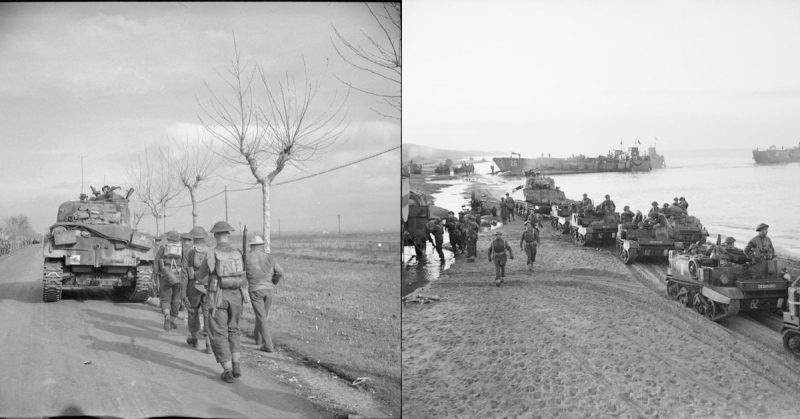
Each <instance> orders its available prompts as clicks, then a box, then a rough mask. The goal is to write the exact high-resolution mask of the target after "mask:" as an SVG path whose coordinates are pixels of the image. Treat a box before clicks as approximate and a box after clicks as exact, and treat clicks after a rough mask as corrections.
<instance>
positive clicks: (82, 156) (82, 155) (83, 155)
mask: <svg viewBox="0 0 800 419" xmlns="http://www.w3.org/2000/svg"><path fill="white" fill-rule="evenodd" d="M84 157H86V155H85V154H81V195H83V158H84Z"/></svg>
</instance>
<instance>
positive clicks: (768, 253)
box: [744, 223, 775, 262]
mask: <svg viewBox="0 0 800 419" xmlns="http://www.w3.org/2000/svg"><path fill="white" fill-rule="evenodd" d="M756 231H757V232H758V235H757V236H755V237H753V238H752V239H750V242H749V243H747V246H746V247H745V248H744V254H746V255H747V257H749V258H750V259H751V260H753V261H755V262H761V261H763V260H770V259H773V258H774V257H775V248H774V247H773V246H772V239H770V238H769V237H767V233H768V232H769V225H767V224H765V223H761V224H759V225H758V227H756Z"/></svg>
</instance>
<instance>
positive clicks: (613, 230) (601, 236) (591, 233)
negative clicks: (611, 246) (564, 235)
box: [569, 211, 619, 246]
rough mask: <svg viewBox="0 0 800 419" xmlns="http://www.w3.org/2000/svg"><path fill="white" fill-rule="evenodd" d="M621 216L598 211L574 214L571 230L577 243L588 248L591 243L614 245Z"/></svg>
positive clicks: (570, 222) (572, 215)
mask: <svg viewBox="0 0 800 419" xmlns="http://www.w3.org/2000/svg"><path fill="white" fill-rule="evenodd" d="M618 226H619V214H617V213H613V214H602V213H600V212H596V211H580V212H573V213H572V214H571V215H570V221H569V229H570V233H571V234H572V237H573V238H574V239H575V243H578V244H579V245H581V246H586V245H587V244H590V243H605V242H608V243H614V242H615V241H616V240H617V230H618Z"/></svg>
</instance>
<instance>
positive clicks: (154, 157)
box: [128, 147, 182, 236]
mask: <svg viewBox="0 0 800 419" xmlns="http://www.w3.org/2000/svg"><path fill="white" fill-rule="evenodd" d="M172 160H174V158H173V157H172V151H171V150H170V149H169V148H165V147H156V148H155V150H153V149H145V150H144V151H143V152H142V153H141V154H139V155H138V156H137V159H136V164H135V165H134V166H132V167H130V168H129V169H128V180H129V182H130V183H131V184H132V185H133V187H134V190H135V196H136V198H137V199H138V200H139V201H140V202H141V203H142V204H144V206H145V207H146V208H147V211H148V212H149V213H150V215H152V216H153V218H155V222H156V236H158V235H159V234H160V230H159V225H158V220H159V218H162V217H163V216H164V214H165V213H166V209H167V204H168V203H169V202H170V201H172V200H173V199H175V198H177V197H178V196H179V195H180V193H181V192H182V190H181V187H180V185H179V184H178V182H176V179H177V173H176V171H175V169H174V168H173V167H172V165H171V164H170V162H171V161H172ZM139 219H141V216H140V217H139ZM138 222H139V221H138V220H137V222H136V224H137V225H138Z"/></svg>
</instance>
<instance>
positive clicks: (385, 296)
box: [239, 233, 400, 416]
mask: <svg viewBox="0 0 800 419" xmlns="http://www.w3.org/2000/svg"><path fill="white" fill-rule="evenodd" d="M272 240H273V241H272V245H271V246H272V254H273V255H274V256H275V257H276V258H277V260H278V263H280V264H281V265H282V266H283V267H284V270H285V271H286V274H285V277H284V279H283V281H282V282H281V283H280V284H278V286H277V287H276V291H275V294H274V299H273V305H272V309H271V310H270V313H269V325H270V327H271V332H272V334H273V340H274V342H275V344H276V345H277V346H278V347H279V348H280V349H282V350H285V351H287V352H289V353H291V354H292V355H294V356H297V357H300V358H304V359H307V360H308V361H310V362H312V363H314V364H317V365H318V366H320V367H322V368H326V369H328V370H331V371H333V372H335V373H337V374H338V375H340V376H343V377H346V378H348V379H351V380H355V379H356V378H361V377H366V378H367V381H366V385H365V388H366V389H367V390H368V391H370V392H372V393H373V394H374V396H375V397H377V398H378V399H379V400H381V401H382V402H383V403H384V404H385V405H386V406H387V407H388V408H390V409H391V412H392V414H393V415H396V416H399V415H400V298H399V296H400V271H399V267H398V263H397V256H398V254H399V251H400V246H399V243H398V242H399V234H388V233H387V234H360V235H345V236H341V237H340V236H332V237H323V238H320V237H319V236H313V237H312V236H307V237H304V236H293V237H285V238H280V239H278V238H274V237H273V239H272ZM239 243H241V241H239ZM378 244H380V246H378ZM253 326H254V320H253V316H252V314H251V313H245V316H244V318H243V322H242V329H243V331H245V332H246V334H247V335H249V334H250V333H251V332H252V330H253Z"/></svg>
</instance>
